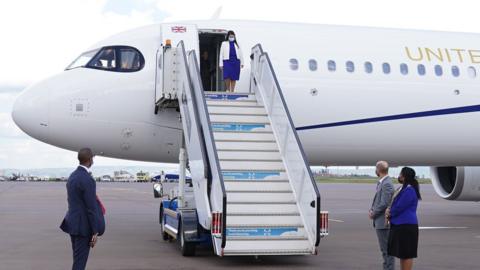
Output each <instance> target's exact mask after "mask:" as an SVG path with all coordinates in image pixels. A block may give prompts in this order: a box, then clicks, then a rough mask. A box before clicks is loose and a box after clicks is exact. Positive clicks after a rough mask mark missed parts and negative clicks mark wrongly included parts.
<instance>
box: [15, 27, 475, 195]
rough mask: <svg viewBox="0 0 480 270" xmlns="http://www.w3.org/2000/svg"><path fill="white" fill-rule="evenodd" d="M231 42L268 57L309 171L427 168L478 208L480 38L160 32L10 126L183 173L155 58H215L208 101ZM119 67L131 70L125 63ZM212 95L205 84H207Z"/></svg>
mask: <svg viewBox="0 0 480 270" xmlns="http://www.w3.org/2000/svg"><path fill="white" fill-rule="evenodd" d="M228 30H234V31H235V33H236V36H237V38H238V42H239V44H240V46H241V48H242V49H243V51H244V55H245V61H246V63H247V64H246V65H245V67H244V68H243V69H242V71H241V77H240V81H239V82H238V83H237V87H236V89H237V91H239V92H248V89H249V84H250V80H249V74H250V67H249V65H248V62H247V61H248V60H249V59H248V55H249V54H250V53H249V50H250V48H252V47H253V46H254V45H255V44H257V43H260V44H262V46H263V48H265V50H267V51H268V53H269V56H270V57H271V61H272V64H273V67H274V69H275V72H276V74H277V77H278V80H279V84H280V85H281V87H282V91H283V95H284V96H285V100H286V103H287V105H288V108H289V110H290V112H291V116H292V119H293V123H294V125H295V127H296V130H297V133H298V136H299V138H300V140H301V143H302V145H303V148H304V149H305V152H306V155H307V157H308V162H309V165H311V166H319V165H321V166H332V165H337V166H368V165H372V164H375V162H376V161H377V160H387V161H389V162H390V163H391V164H392V165H412V166H430V167H431V172H432V178H433V184H434V187H435V190H436V192H437V193H438V195H439V196H441V197H442V198H444V199H448V200H463V201H479V200H480V141H479V140H478V138H479V136H480V125H477V124H475V123H476V122H477V121H479V120H480V89H479V87H478V85H479V82H480V65H479V64H480V47H479V45H478V44H480V35H478V34H473V33H453V32H437V31H423V30H399V29H386V28H372V27H352V26H333V25H316V24H302V23H282V22H263V21H239V20H206V21H185V22H177V23H163V24H154V25H150V26H145V27H141V28H137V29H133V30H129V31H126V32H123V33H119V34H116V35H113V36H111V37H109V38H106V39H104V40H102V41H99V42H98V43H96V44H94V45H92V46H91V47H90V48H88V49H86V50H85V52H83V53H82V54H81V55H80V56H79V57H78V58H77V59H76V60H74V61H73V62H72V63H71V64H70V65H69V66H68V67H67V68H66V69H65V70H64V71H62V72H60V73H59V74H57V75H55V76H53V77H50V78H47V79H45V80H43V81H40V82H38V83H36V84H33V85H32V86H30V87H28V88H27V89H26V90H24V91H23V93H22V94H21V95H20V96H19V97H18V99H17V100H16V102H15V105H14V108H13V111H12V117H13V119H14V121H15V123H16V124H17V125H18V126H19V127H20V128H21V129H22V130H23V131H24V132H25V133H27V134H29V135H30V136H32V137H33V138H35V139H37V140H40V141H42V142H45V143H48V144H51V145H54V146H58V147H61V148H64V149H69V150H78V149H80V148H81V147H84V146H87V145H88V146H89V147H91V148H92V149H94V150H95V152H96V154H97V155H101V156H106V157H113V158H121V159H129V160H139V161H151V162H166V163H174V162H178V153H179V148H180V145H181V141H182V124H181V121H180V120H179V112H178V110H176V109H169V108H160V109H159V108H158V106H157V107H156V105H155V103H156V100H157V96H156V95H157V94H156V92H157V91H158V88H159V83H158V81H159V78H158V68H159V66H158V59H159V52H161V51H162V49H163V47H164V46H166V45H167V44H166V40H167V39H172V40H173V41H179V39H180V37H181V40H183V41H184V44H185V47H186V48H187V49H188V50H195V52H196V53H197V58H198V59H199V60H200V57H201V54H203V52H205V51H207V52H208V59H206V61H209V63H213V64H212V66H214V68H213V72H211V73H212V74H211V75H210V77H207V78H206V80H209V82H210V83H209V89H207V90H211V91H222V90H223V86H222V80H221V71H220V70H219V68H218V65H216V63H217V62H218V52H219V48H220V44H221V42H222V41H224V40H225V35H226V33H227V31H228ZM120 58H121V59H123V60H126V63H120ZM204 83H205V82H204Z"/></svg>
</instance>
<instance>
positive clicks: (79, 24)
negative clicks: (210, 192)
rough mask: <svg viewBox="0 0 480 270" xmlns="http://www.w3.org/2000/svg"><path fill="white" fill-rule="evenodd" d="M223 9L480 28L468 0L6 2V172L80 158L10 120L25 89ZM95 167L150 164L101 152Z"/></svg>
mask: <svg viewBox="0 0 480 270" xmlns="http://www.w3.org/2000/svg"><path fill="white" fill-rule="evenodd" d="M220 7H221V8H222V12H221V15H220V19H244V20H264V21H287V22H305V23H321V24H338V25H354V26H376V27H394V28H406V29H428V30H440V31H460V32H475V33H478V32H480V29H479V28H478V25H479V24H478V10H479V8H480V2H478V1H467V0H457V1H443V0H437V1H427V0H423V1H418V0H414V1H412V0H402V1H394V0H362V1H358V0H335V1H331V0H330V1H321V0H317V1H314V0H312V1H307V0H296V1H258V0H242V1H222V0H203V1H195V0H192V1H187V0H173V1H166V0H116V1H114V0H42V1H38V0H15V1H13V0H5V1H1V2H0V35H1V36H0V37H1V41H0V59H1V62H2V64H1V65H0V169H2V168H44V167H67V166H71V165H72V164H74V163H76V160H75V154H74V153H72V152H70V151H66V150H62V149H59V148H57V147H54V146H50V145H47V144H44V143H41V142H38V141H35V140H34V139H32V138H30V137H28V135H26V134H24V133H23V132H22V131H20V130H19V129H18V128H17V127H16V126H15V124H14V123H13V121H12V120H11V116H10V111H11V108H12V105H13V102H14V100H15V97H16V96H17V95H18V93H19V92H20V91H21V90H22V89H24V88H25V87H26V86H28V85H30V84H32V83H34V82H36V81H38V80H41V79H43V78H46V77H48V76H50V75H53V74H55V73H58V72H61V71H62V70H63V69H64V68H65V67H66V66H67V65H68V64H69V63H70V62H71V61H72V60H74V59H75V58H76V57H77V56H78V55H79V54H80V53H81V52H82V51H84V50H85V49H86V48H88V47H89V46H90V45H91V44H93V43H95V42H97V41H98V40H101V39H103V38H106V37H108V36H110V35H112V34H115V33H118V32H121V31H124V30H128V29H131V28H135V27H139V26H143V25H148V24H152V23H159V22H167V21H168V22H171V21H177V20H192V19H210V18H211V16H212V15H213V14H214V13H215V12H216V11H217V9H218V8H220ZM311 34H314V33H311ZM479 46H480V45H479ZM96 164H97V165H98V164H100V165H136V164H141V165H147V164H149V163H139V162H132V161H124V160H117V159H110V158H102V157H98V158H97V160H96ZM150 164H151V165H158V164H153V163H150Z"/></svg>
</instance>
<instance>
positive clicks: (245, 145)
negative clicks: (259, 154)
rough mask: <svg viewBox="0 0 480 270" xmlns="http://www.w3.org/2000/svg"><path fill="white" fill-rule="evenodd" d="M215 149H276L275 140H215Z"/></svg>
mask: <svg viewBox="0 0 480 270" xmlns="http://www.w3.org/2000/svg"><path fill="white" fill-rule="evenodd" d="M215 144H216V146H217V150H219V151H221V150H243V151H245V150H248V151H252V150H254V151H278V145H277V143H276V142H222V141H219V142H215Z"/></svg>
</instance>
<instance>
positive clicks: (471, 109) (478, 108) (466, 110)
mask: <svg viewBox="0 0 480 270" xmlns="http://www.w3.org/2000/svg"><path fill="white" fill-rule="evenodd" d="M479 111H480V105H473V106H465V107H456V108H448V109H441V110H433V111H424V112H415V113H405V114H397V115H388V116H381V117H372V118H364V119H358V120H350V121H342V122H333V123H326V124H319V125H311V126H303V127H297V130H308V129H317V128H329V127H340V126H350V125H358V124H366V123H374V122H385V121H392V120H402V119H410V118H421V117H430V116H440V115H449V114H461V113H471V112H479Z"/></svg>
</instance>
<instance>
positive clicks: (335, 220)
mask: <svg viewBox="0 0 480 270" xmlns="http://www.w3.org/2000/svg"><path fill="white" fill-rule="evenodd" d="M328 221H333V222H339V223H344V222H345V221H343V220H340V219H331V218H329V219H328Z"/></svg>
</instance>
